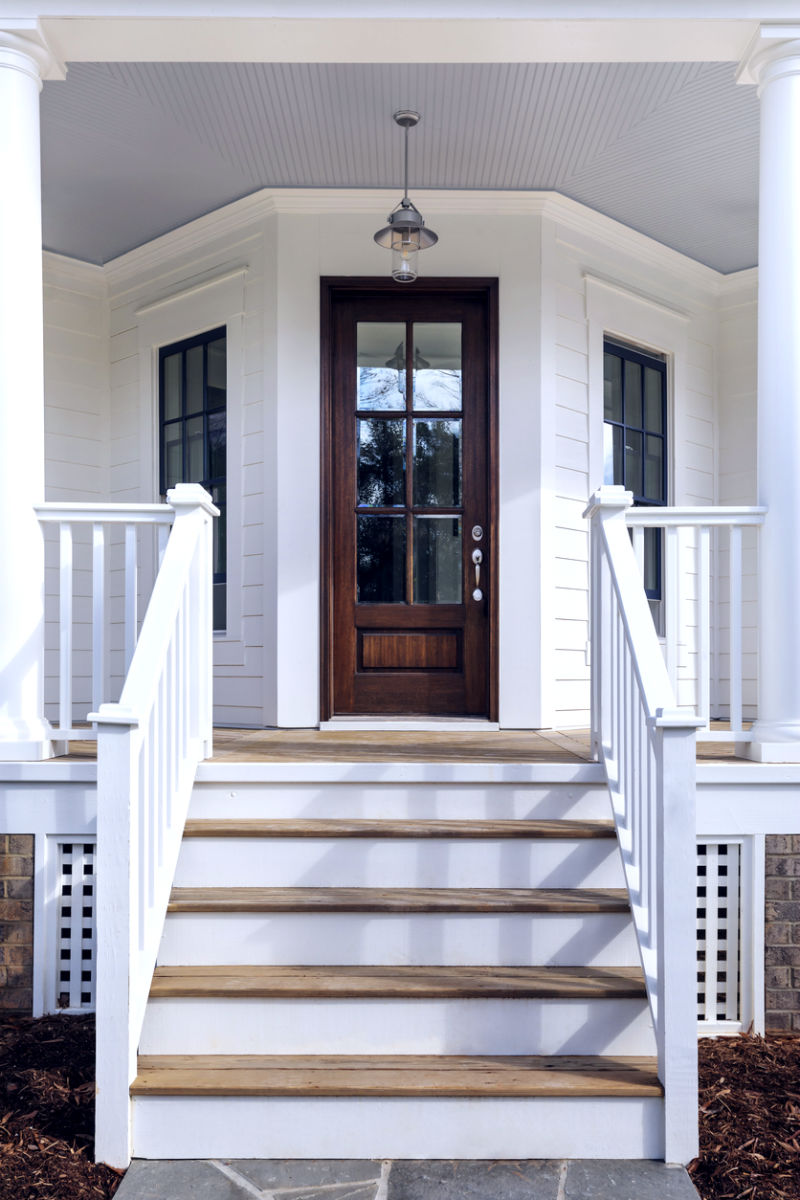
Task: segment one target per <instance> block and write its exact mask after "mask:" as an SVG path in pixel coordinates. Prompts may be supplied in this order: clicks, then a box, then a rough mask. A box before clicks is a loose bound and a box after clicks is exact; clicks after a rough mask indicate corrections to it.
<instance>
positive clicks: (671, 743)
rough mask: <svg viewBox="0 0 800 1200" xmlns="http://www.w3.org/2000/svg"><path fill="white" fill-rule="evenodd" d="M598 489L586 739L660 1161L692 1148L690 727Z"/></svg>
mask: <svg viewBox="0 0 800 1200" xmlns="http://www.w3.org/2000/svg"><path fill="white" fill-rule="evenodd" d="M632 503H633V497H632V495H631V494H630V492H626V491H625V490H624V489H623V488H620V487H604V488H600V489H599V491H598V492H596V493H595V495H594V496H593V497H592V500H591V502H590V504H589V507H588V508H587V509H586V512H585V513H584V516H586V517H590V518H591V522H592V524H591V537H592V555H591V571H592V593H591V647H592V746H593V751H594V754H595V757H597V758H598V759H600V760H601V761H602V762H603V763H604V765H605V768H606V774H607V779H608V787H609V792H610V795H611V804H612V810H613V813H614V820H615V823H616V827H617V834H618V838H619V845H620V852H621V856H622V862H623V866H624V870H625V881H626V884H627V887H628V893H629V895H630V901H631V913H632V917H633V922H634V926H635V929H636V937H637V942H638V946H639V953H640V956H641V960H642V968H643V970H644V976H645V981H646V984H647V995H648V1000H649V1003H650V1010H651V1013H652V1017H653V1025H654V1029H655V1035H656V1047H657V1052H658V1072H659V1078H660V1079H661V1082H662V1084H663V1086H664V1156H665V1159H666V1161H667V1162H683V1163H686V1162H689V1161H690V1160H691V1159H692V1158H693V1157H694V1155H695V1154H696V1153H697V1017H696V1012H695V993H696V981H695V973H696V965H695V955H694V943H693V938H692V932H691V931H692V930H693V929H694V909H695V896H694V878H695V862H694V859H695V811H694V809H695V731H696V728H697V726H698V724H700V722H699V721H698V719H696V718H694V717H692V716H691V715H687V714H686V713H685V712H682V711H680V710H679V709H677V708H676V705H675V698H674V693H673V690H672V686H671V684H670V681H669V676H668V674H667V669H666V665H665V663H664V658H663V655H662V652H661V647H660V645H659V642H658V638H657V636H656V632H655V627H654V625H653V621H652V617H651V614H650V609H649V607H648V603H647V598H646V596H645V592H644V588H643V587H642V581H641V576H640V573H639V568H638V566H637V562H636V556H635V554H634V550H633V547H632V546H631V542H630V537H629V535H628V530H627V528H626V520H625V518H626V512H627V510H628V509H629V508H630V505H631V504H632Z"/></svg>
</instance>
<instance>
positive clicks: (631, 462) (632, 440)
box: [625, 429, 642, 496]
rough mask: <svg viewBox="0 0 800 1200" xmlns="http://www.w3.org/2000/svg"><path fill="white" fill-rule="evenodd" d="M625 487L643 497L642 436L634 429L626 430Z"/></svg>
mask: <svg viewBox="0 0 800 1200" xmlns="http://www.w3.org/2000/svg"><path fill="white" fill-rule="evenodd" d="M625 487H626V488H628V490H629V491H631V492H633V494H634V496H641V495H642V435H641V434H640V433H635V432H634V431H633V430H632V429H626V430H625Z"/></svg>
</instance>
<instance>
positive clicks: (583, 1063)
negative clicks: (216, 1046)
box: [131, 1054, 663, 1097]
mask: <svg viewBox="0 0 800 1200" xmlns="http://www.w3.org/2000/svg"><path fill="white" fill-rule="evenodd" d="M131 1093H132V1094H133V1095H136V1096H147V1095H161V1096H203V1095H207V1096H307V1097H309V1096H310V1097H313V1096H416V1097H424V1096H435V1097H443V1096H483V1097H492V1096H595V1097H600V1096H657V1097H658V1096H661V1095H663V1091H662V1087H661V1084H660V1082H659V1080H658V1075H657V1072H656V1060H655V1059H654V1058H649V1057H613V1058H612V1057H605V1056H599V1055H580V1056H578V1055H574V1056H573V1055H563V1056H561V1055H555V1056H545V1055H531V1056H516V1055H515V1056H508V1057H504V1056H498V1055H475V1056H465V1055H448V1056H435V1055H418V1054H409V1055H312V1056H308V1055H227V1054H220V1055H198V1056H187V1055H156V1056H145V1057H141V1058H140V1059H139V1074H138V1075H137V1077H136V1079H135V1080H134V1082H133V1084H132V1086H131Z"/></svg>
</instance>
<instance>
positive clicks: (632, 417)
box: [625, 359, 642, 428]
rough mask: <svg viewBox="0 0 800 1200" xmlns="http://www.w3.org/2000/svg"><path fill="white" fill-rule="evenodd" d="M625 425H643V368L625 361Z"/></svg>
mask: <svg viewBox="0 0 800 1200" xmlns="http://www.w3.org/2000/svg"><path fill="white" fill-rule="evenodd" d="M625 424H626V425H637V426H638V427H639V428H641V425H642V368H641V367H640V366H639V364H638V363H635V362H628V361H627V359H626V361H625Z"/></svg>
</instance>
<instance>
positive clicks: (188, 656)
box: [90, 484, 217, 1167]
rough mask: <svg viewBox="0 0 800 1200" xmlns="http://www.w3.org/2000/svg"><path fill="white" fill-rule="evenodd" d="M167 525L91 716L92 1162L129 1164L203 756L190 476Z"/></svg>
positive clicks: (205, 555)
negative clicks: (169, 914)
mask: <svg viewBox="0 0 800 1200" xmlns="http://www.w3.org/2000/svg"><path fill="white" fill-rule="evenodd" d="M168 499H169V502H170V504H171V505H172V507H173V508H174V510H175V523H174V527H173V530H172V533H171V534H170V537H169V541H168V542H167V546H166V549H165V552H164V558H163V561H162V564H161V569H160V571H159V573H158V576H157V577H156V581H155V585H154V587H153V593H152V596H151V598H150V603H149V605H148V607H147V612H146V613H145V618H144V622H143V625H142V630H141V634H140V636H139V640H138V644H137V646H136V650H135V652H134V655H133V660H132V662H131V666H130V670H129V672H128V675H127V678H126V680H125V684H124V687H123V689H122V695H121V696H120V700H119V703H117V704H104V705H102V706H101V707H100V709H99V711H98V712H96V713H92V714H91V715H90V719H91V720H94V721H96V722H97V793H98V805H97V807H98V814H97V845H98V861H97V875H98V897H97V901H98V902H97V915H98V954H97V1090H98V1095H99V1096H101V1097H102V1102H101V1103H100V1104H98V1105H97V1118H96V1119H97V1129H96V1142H95V1149H96V1155H97V1159H98V1161H99V1162H105V1163H109V1164H110V1165H112V1166H117V1167H124V1166H127V1164H128V1162H129V1161H130V1150H131V1143H130V1096H129V1088H130V1085H131V1083H132V1081H133V1078H134V1076H135V1072H136V1049H137V1045H138V1042H139V1035H140V1032H141V1028H142V1021H143V1019H144V1010H145V1005H146V1003H147V995H148V992H149V989H150V980H151V978H152V975H153V970H154V967H155V962H156V954H157V951H158V944H159V940H160V937H161V931H162V927H163V924H164V917H165V914H166V910H167V903H168V900H169V893H170V888H171V886H172V879H173V876H174V873H175V864H176V862H177V858H178V850H179V847H180V841H181V837H182V834H183V826H184V822H185V820H186V813H187V810H188V806H189V797H190V795H191V790H192V785H193V782H194V776H195V771H196V768H197V764H198V762H199V761H200V760H201V759H203V758H205V757H207V756H208V755H209V754H210V753H211V737H212V727H211V711H212V708H211V688H212V599H211V586H212V583H211V581H212V550H211V518H212V517H213V516H216V515H217V509H216V508H214V506H213V505H212V503H211V498H210V497H209V495H208V493H207V492H205V491H203V489H202V488H201V487H200V486H199V485H198V484H182V485H179V486H178V487H176V488H174V489H173V490H172V491H171V492H170V493H169V496H168Z"/></svg>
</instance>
